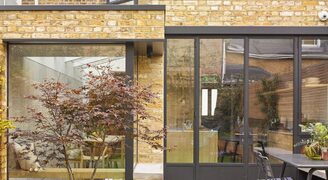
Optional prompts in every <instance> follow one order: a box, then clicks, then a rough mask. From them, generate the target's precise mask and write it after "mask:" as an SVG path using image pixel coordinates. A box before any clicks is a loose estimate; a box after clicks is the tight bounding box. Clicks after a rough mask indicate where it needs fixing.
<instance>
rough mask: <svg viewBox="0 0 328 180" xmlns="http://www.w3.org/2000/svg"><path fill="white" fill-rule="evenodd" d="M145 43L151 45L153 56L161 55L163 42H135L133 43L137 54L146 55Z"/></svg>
mask: <svg viewBox="0 0 328 180" xmlns="http://www.w3.org/2000/svg"><path fill="white" fill-rule="evenodd" d="M147 45H148V46H151V47H152V50H153V54H152V55H153V56H162V55H163V53H164V43H163V42H137V43H135V53H136V54H137V55H138V56H147Z"/></svg>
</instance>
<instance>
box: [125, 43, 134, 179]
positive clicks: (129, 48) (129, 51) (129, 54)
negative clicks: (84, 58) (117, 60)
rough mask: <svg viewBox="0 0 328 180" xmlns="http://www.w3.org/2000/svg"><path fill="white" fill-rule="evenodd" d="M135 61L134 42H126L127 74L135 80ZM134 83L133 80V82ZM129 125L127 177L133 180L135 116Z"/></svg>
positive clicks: (126, 158) (131, 118)
mask: <svg viewBox="0 0 328 180" xmlns="http://www.w3.org/2000/svg"><path fill="white" fill-rule="evenodd" d="M133 61H134V46H133V43H126V64H125V68H126V74H127V75H128V76H130V80H131V81H133V75H134V72H133V69H134V68H133ZM132 83H133V82H132ZM129 118H130V120H129V121H128V126H129V127H130V129H129V132H128V133H127V136H126V137H125V147H126V148H125V179H126V180H133V148H134V147H133V129H134V127H133V125H134V124H133V116H132V115H131V117H129Z"/></svg>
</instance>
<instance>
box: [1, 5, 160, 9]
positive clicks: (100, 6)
mask: <svg viewBox="0 0 328 180" xmlns="http://www.w3.org/2000/svg"><path fill="white" fill-rule="evenodd" d="M0 11H165V6H164V5H108V4H104V5H8V6H4V5H2V6H0Z"/></svg>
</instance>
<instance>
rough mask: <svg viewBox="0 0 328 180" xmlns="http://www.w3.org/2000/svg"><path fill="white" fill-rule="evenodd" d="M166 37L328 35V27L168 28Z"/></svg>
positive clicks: (166, 28)
mask: <svg viewBox="0 0 328 180" xmlns="http://www.w3.org/2000/svg"><path fill="white" fill-rule="evenodd" d="M165 34H166V35H218V34H219V35H253V36H258V35H280V36H282V35H313V34H316V35H327V34H328V27H327V26H317V27H296V26H275V27H273V26H197V27H195V26H166V27H165Z"/></svg>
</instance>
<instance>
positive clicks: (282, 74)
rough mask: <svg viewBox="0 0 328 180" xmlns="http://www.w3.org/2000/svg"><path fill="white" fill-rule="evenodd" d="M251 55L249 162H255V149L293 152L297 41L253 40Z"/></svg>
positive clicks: (269, 152) (272, 151) (269, 151)
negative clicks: (295, 51) (294, 44)
mask: <svg viewBox="0 0 328 180" xmlns="http://www.w3.org/2000/svg"><path fill="white" fill-rule="evenodd" d="M249 56H250V58H249V126H250V130H251V131H250V135H249V141H250V142H251V143H252V146H251V147H250V148H251V149H250V151H249V152H250V155H249V157H250V159H249V162H251V163H254V162H255V160H254V156H253V151H254V150H257V151H262V152H263V151H265V152H267V153H268V154H271V153H292V149H293V59H294V53H293V40H292V39H251V40H250V54H249ZM270 160H272V161H273V162H277V160H274V159H273V158H270Z"/></svg>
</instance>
